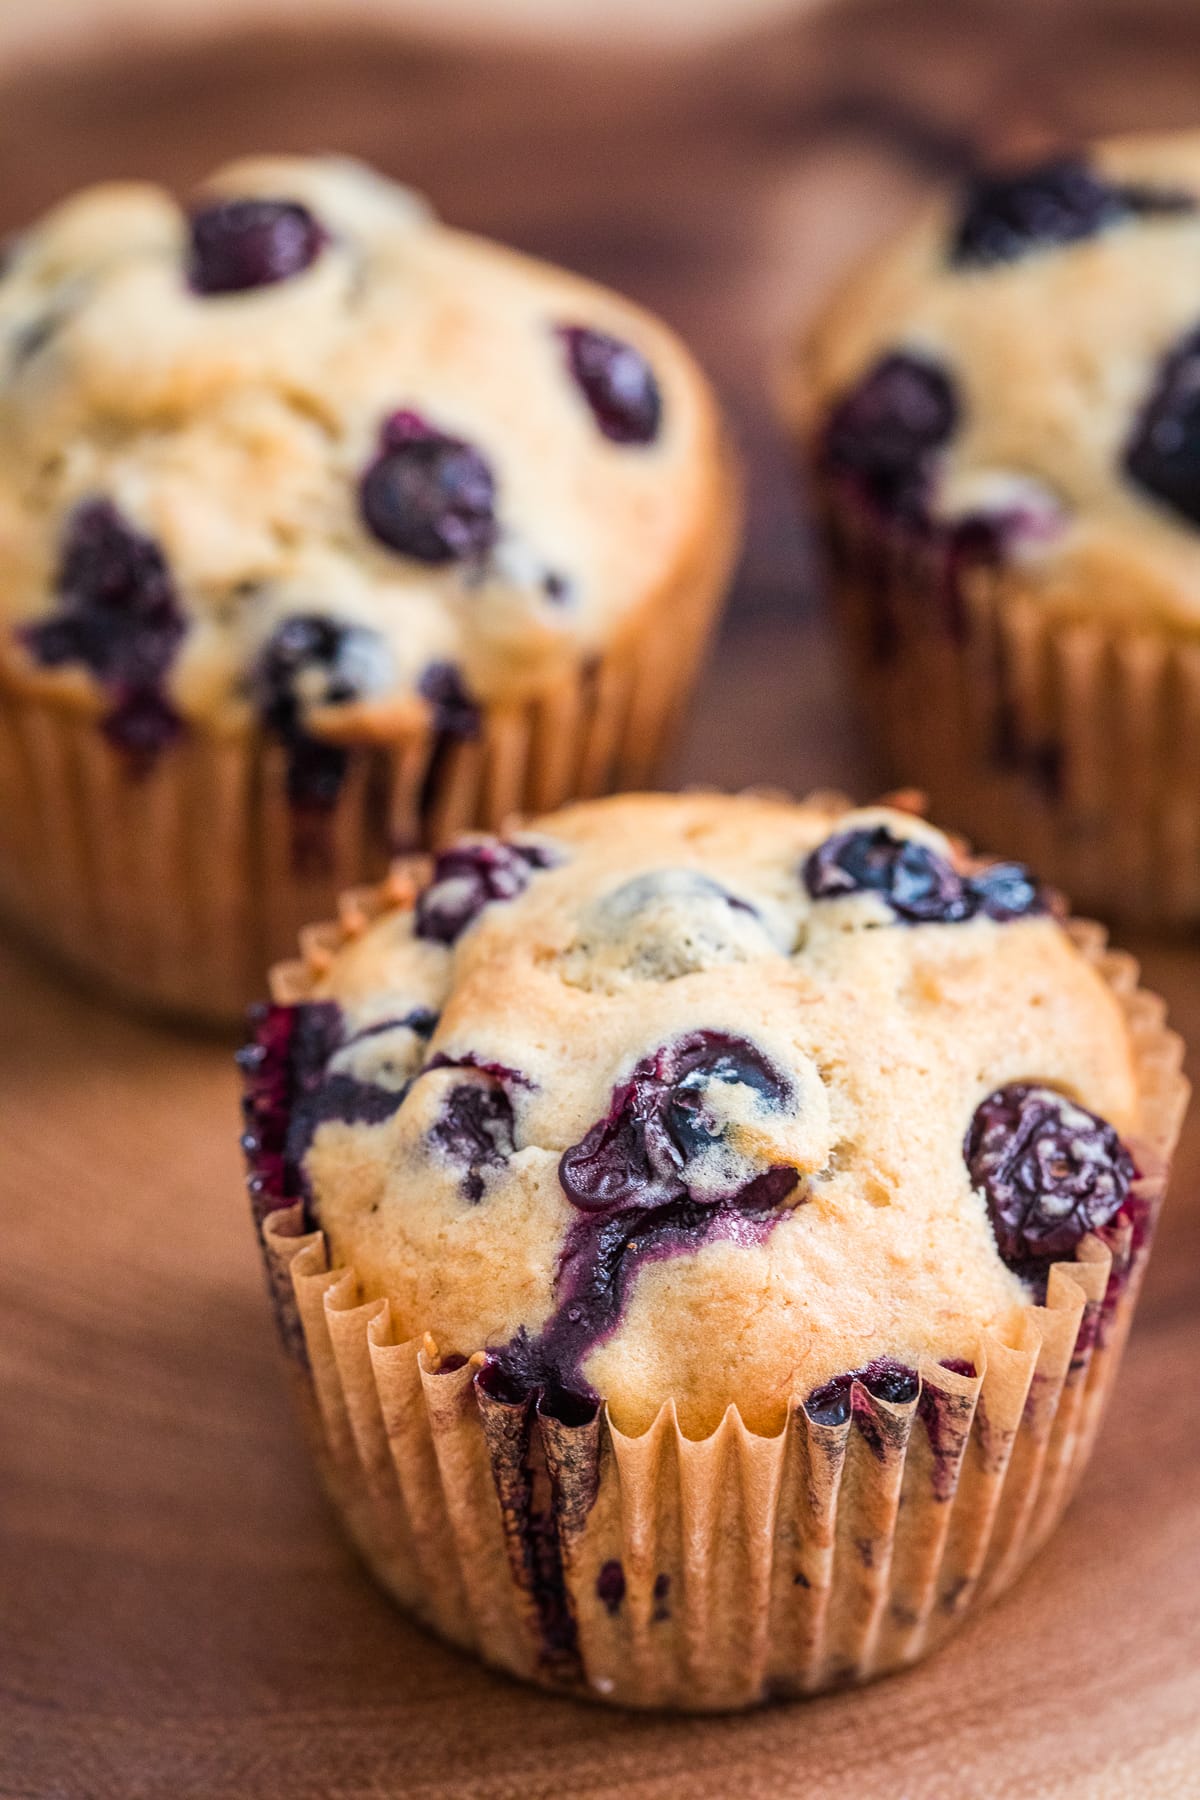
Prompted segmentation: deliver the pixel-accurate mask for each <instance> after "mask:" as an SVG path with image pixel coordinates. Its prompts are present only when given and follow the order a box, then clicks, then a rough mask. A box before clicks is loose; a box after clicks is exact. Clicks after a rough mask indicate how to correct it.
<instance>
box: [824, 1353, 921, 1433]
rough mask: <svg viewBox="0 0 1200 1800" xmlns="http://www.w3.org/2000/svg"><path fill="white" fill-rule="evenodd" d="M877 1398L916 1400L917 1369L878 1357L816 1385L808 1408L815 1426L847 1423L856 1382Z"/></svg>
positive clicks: (892, 1401) (896, 1403) (902, 1401)
mask: <svg viewBox="0 0 1200 1800" xmlns="http://www.w3.org/2000/svg"><path fill="white" fill-rule="evenodd" d="M856 1381H857V1382H858V1383H859V1384H860V1385H861V1386H862V1387H864V1388H866V1390H867V1392H868V1393H869V1394H871V1395H872V1396H873V1397H874V1398H875V1399H876V1400H885V1401H887V1403H888V1404H889V1405H891V1406H907V1405H909V1404H910V1402H912V1401H913V1400H915V1399H916V1397H917V1390H918V1388H919V1387H920V1382H919V1380H918V1378H917V1371H916V1370H915V1369H910V1368H909V1367H908V1366H907V1364H905V1363H899V1362H894V1361H893V1360H892V1358H891V1357H887V1356H880V1357H876V1359H875V1360H874V1361H873V1362H869V1363H868V1364H867V1366H866V1367H865V1368H864V1369H848V1370H847V1371H846V1373H845V1374H844V1375H835V1376H834V1377H833V1378H832V1380H830V1381H826V1382H823V1383H822V1385H821V1386H820V1387H818V1388H814V1389H813V1391H812V1393H811V1394H810V1395H809V1396H808V1399H807V1400H806V1401H805V1402H804V1410H805V1412H806V1413H807V1414H808V1416H809V1418H810V1419H811V1420H812V1422H813V1424H814V1425H844V1424H845V1423H846V1421H847V1420H848V1419H849V1417H850V1408H851V1403H852V1399H853V1390H854V1384H855V1382H856Z"/></svg>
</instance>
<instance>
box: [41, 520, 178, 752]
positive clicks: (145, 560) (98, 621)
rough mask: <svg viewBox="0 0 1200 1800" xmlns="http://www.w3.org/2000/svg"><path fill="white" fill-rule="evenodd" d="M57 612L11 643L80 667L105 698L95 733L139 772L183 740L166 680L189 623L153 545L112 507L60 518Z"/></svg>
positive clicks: (50, 664)
mask: <svg viewBox="0 0 1200 1800" xmlns="http://www.w3.org/2000/svg"><path fill="white" fill-rule="evenodd" d="M54 586H55V592H56V595H57V608H56V611H55V612H54V613H53V615H52V616H51V617H50V618H48V619H45V620H39V621H38V622H37V623H36V624H33V625H25V626H22V627H20V628H19V631H18V637H19V639H20V641H21V642H22V643H23V644H24V646H25V648H26V650H27V651H28V653H29V655H30V656H31V657H33V659H34V660H35V661H36V662H38V663H40V664H41V665H42V667H43V668H51V669H56V668H63V667H67V666H70V665H72V664H78V665H80V666H81V667H83V668H85V669H87V670H88V671H89V673H90V674H91V675H92V676H93V677H94V678H95V680H96V681H97V682H98V683H99V685H100V686H101V687H102V688H103V689H104V692H105V694H106V696H107V698H108V700H109V703H110V704H109V710H108V711H107V712H106V713H105V715H104V717H103V719H102V720H101V729H102V731H103V732H104V735H105V737H107V738H108V740H109V742H110V743H111V744H112V745H113V746H114V748H116V749H117V750H119V751H120V752H121V753H122V755H123V756H124V758H125V760H126V763H127V766H128V767H129V769H130V771H131V773H133V774H135V775H140V774H145V773H147V772H148V771H149V770H150V768H151V767H152V766H153V764H154V763H155V762H156V761H157V759H158V757H159V756H160V755H161V754H162V752H163V751H164V750H166V749H167V748H168V747H169V746H170V745H171V744H172V743H174V742H175V740H176V739H177V738H178V737H179V736H180V735H181V733H182V732H183V729H184V725H183V720H182V718H181V717H180V715H179V713H178V712H177V711H176V709H175V707H174V705H173V704H172V702H171V701H170V699H169V698H168V697H167V694H166V690H165V682H166V677H167V674H168V671H169V670H170V668H171V665H172V664H173V662H174V661H175V658H176V656H177V654H178V652H179V648H180V645H181V644H182V642H183V639H184V637H185V635H186V633H187V621H186V619H185V617H184V615H183V611H182V609H181V607H180V604H179V598H178V595H177V593H176V591H175V586H174V582H173V581H172V578H171V573H170V570H169V569H168V567H167V563H166V558H165V557H164V555H163V553H162V550H161V548H160V547H159V545H158V544H156V543H155V542H154V540H153V539H152V538H149V537H146V536H143V535H142V534H141V533H140V532H138V531H136V530H135V529H134V528H133V526H132V525H130V523H129V521H128V520H127V519H125V518H123V517H122V516H121V514H120V513H119V512H118V510H117V508H116V507H115V506H114V505H113V503H112V501H111V500H108V499H105V498H102V497H97V498H93V499H90V500H85V501H82V502H81V503H80V504H79V505H78V506H77V507H76V508H75V510H74V512H73V513H72V514H71V515H70V518H69V519H68V521H67V526H66V534H65V537H64V539H63V543H62V550H61V555H60V560H59V565H58V569H57V571H56V574H55V581H54Z"/></svg>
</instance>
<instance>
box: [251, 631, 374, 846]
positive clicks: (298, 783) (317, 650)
mask: <svg viewBox="0 0 1200 1800" xmlns="http://www.w3.org/2000/svg"><path fill="white" fill-rule="evenodd" d="M390 666H391V664H390V656H389V653H388V650H387V647H386V645H385V644H384V642H383V639H382V638H381V637H380V636H379V634H378V633H377V632H374V631H370V630H368V629H367V628H366V627H365V626H362V625H350V624H348V623H347V622H346V621H345V620H344V619H334V618H330V617H328V616H327V615H325V614H323V613H292V614H290V615H289V616H288V617H287V618H285V619H283V620H281V621H280V623H279V624H278V625H277V626H276V627H275V629H274V631H273V632H272V633H271V635H270V637H269V638H268V639H267V641H266V643H265V644H264V645H263V647H262V649H261V650H260V652H259V654H258V657H257V659H256V661H255V664H254V667H253V668H252V670H251V672H250V686H251V692H252V694H253V696H254V700H255V704H256V706H257V708H258V713H259V717H260V718H261V720H262V723H263V725H264V726H265V728H266V729H267V730H268V731H269V732H271V733H272V735H273V736H275V737H277V738H278V739H279V740H280V742H281V743H283V744H285V745H286V746H287V751H288V775H287V781H288V798H289V799H290V800H291V802H292V804H293V805H294V806H298V807H303V808H311V809H313V810H316V811H327V810H328V809H329V808H330V807H332V806H333V805H334V803H335V802H336V800H337V797H338V795H339V794H340V792H341V789H342V783H343V781H344V780H345V776H346V771H347V769H348V768H349V766H350V752H349V751H348V749H347V748H346V747H345V745H343V744H336V743H332V742H330V741H328V740H327V739H325V738H320V737H317V736H315V735H314V734H313V733H312V732H311V731H309V729H308V726H307V722H306V721H307V718H308V714H309V712H310V711H311V710H312V709H313V708H316V707H323V706H346V705H349V704H350V703H351V702H353V701H356V700H362V699H364V698H366V697H367V696H368V695H370V694H372V693H375V692H377V691H378V690H379V689H380V687H381V686H383V685H384V684H385V683H386V680H387V677H388V673H389V671H390Z"/></svg>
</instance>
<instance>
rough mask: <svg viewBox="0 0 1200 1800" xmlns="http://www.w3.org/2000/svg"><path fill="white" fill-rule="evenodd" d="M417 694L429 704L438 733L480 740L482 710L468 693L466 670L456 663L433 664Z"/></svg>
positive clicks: (421, 682)
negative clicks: (465, 677)
mask: <svg viewBox="0 0 1200 1800" xmlns="http://www.w3.org/2000/svg"><path fill="white" fill-rule="evenodd" d="M417 691H418V693H419V694H420V695H421V698H422V699H423V700H428V701H429V704H430V706H431V707H432V709H433V723H434V726H435V728H436V729H437V730H438V731H443V732H445V734H446V736H447V737H454V738H473V737H478V735H479V725H480V714H479V707H478V705H477V704H476V702H475V701H474V700H473V699H472V698H471V695H470V693H469V692H468V690H467V685H466V682H465V681H464V680H463V676H462V670H461V669H459V668H458V667H457V666H456V665H455V664H454V663H450V662H432V663H430V664H429V665H428V666H427V668H426V669H425V671H424V673H423V674H422V676H421V679H420V681H419V682H418V683H417Z"/></svg>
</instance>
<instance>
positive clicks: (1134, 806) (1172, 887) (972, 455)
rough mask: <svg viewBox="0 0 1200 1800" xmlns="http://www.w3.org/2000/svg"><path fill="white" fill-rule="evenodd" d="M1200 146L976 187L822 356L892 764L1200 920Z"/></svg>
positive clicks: (1135, 895) (911, 235)
mask: <svg viewBox="0 0 1200 1800" xmlns="http://www.w3.org/2000/svg"><path fill="white" fill-rule="evenodd" d="M1198 282H1200V133H1185V134H1180V135H1177V136H1173V137H1148V138H1127V139H1121V140H1118V141H1114V142H1110V143H1103V144H1099V145H1097V146H1095V147H1094V148H1092V149H1091V150H1088V151H1085V152H1082V153H1079V154H1076V155H1070V156H1061V157H1057V158H1055V159H1053V160H1051V161H1048V162H1045V163H1042V164H1040V165H1039V166H1036V167H1033V168H1025V169H1018V170H1015V171H1004V172H996V173H989V174H983V175H980V176H977V177H976V178H975V179H974V180H973V181H972V182H971V183H970V184H969V185H968V186H967V188H966V190H965V191H964V192H960V193H958V194H956V195H954V196H951V197H949V198H946V199H940V200H938V201H937V202H936V203H934V204H933V205H931V206H930V207H929V208H928V209H927V210H926V212H925V213H924V214H923V216H922V217H921V218H920V219H919V221H918V222H917V223H915V224H914V225H912V226H911V228H910V229H908V230H907V231H906V232H905V233H904V234H903V235H902V236H901V237H900V238H899V239H898V240H896V241H895V242H894V243H892V244H890V245H889V246H888V247H887V248H885V250H884V251H883V252H882V254H880V255H877V256H876V257H875V258H874V260H873V261H872V262H871V264H870V266H869V267H867V268H865V269H862V270H860V271H858V272H857V273H856V274H855V275H853V276H852V278H851V279H850V281H849V283H848V285H847V286H846V287H845V288H844V290H843V292H842V293H841V294H840V295H839V297H838V299H837V301H836V302H835V304H834V305H833V306H831V307H830V308H829V309H828V311H827V312H826V314H825V316H824V318H823V319H822V321H821V322H820V324H819V325H818V327H817V329H816V331H815V333H814V334H813V335H812V337H811V339H810V341H809V342H808V343H807V345H806V346H805V348H804V350H803V351H802V353H801V355H800V356H799V358H798V360H797V362H796V365H795V369H794V373H793V376H792V378H791V383H790V394H791V409H792V412H793V415H794V417H795V419H796V422H797V425H798V427H799V429H800V432H801V435H802V437H803V439H804V442H805V445H806V448H807V451H808V456H809V461H810V464H811V466H812V468H813V471H814V473H815V480H816V488H817V494H818V497H819V499H820V502H821V509H822V512H823V516H824V519H825V522H826V526H827V529H828V537H829V548H830V554H831V574H832V581H833V587H834V590H835V594H836V596H837V598H838V601H839V607H840V611H841V612H842V614H843V617H844V619H845V621H846V624H847V627H848V633H849V638H850V642H851V645H852V648H853V654H854V661H855V665H856V667H857V670H858V675H859V679H860V684H861V686H862V689H863V692H864V698H865V702H866V712H867V716H868V718H869V721H870V723H871V725H872V726H873V727H874V729H875V732H876V735H877V736H878V738H879V740H880V742H881V745H882V748H883V751H884V754H885V757H886V760H887V763H888V765H889V768H890V770H891V772H892V773H893V775H894V776H895V777H896V778H898V779H902V780H904V781H906V782H915V783H918V784H919V785H921V786H922V787H923V788H925V789H926V790H927V791H928V792H929V793H930V795H931V796H932V798H933V802H934V804H935V807H936V808H937V810H938V811H939V813H940V814H941V815H943V816H944V817H945V818H946V819H947V820H948V821H949V823H951V824H952V825H954V826H955V827H958V828H961V829H963V830H965V831H967V832H969V833H971V834H972V835H974V836H975V837H976V838H978V839H980V840H983V841H995V842H1002V843H1004V844H1005V846H1006V847H1007V848H1008V849H1010V850H1012V851H1015V852H1016V853H1017V854H1020V855H1023V856H1026V857H1028V858H1030V859H1032V860H1036V861H1037V863H1038V866H1039V867H1041V868H1042V869H1043V870H1044V872H1045V873H1046V874H1047V875H1048V876H1049V877H1051V878H1052V879H1054V880H1056V881H1058V882H1059V883H1061V884H1062V885H1063V886H1064V887H1066V888H1067V889H1068V890H1069V891H1070V892H1071V893H1072V895H1073V896H1074V897H1075V899H1076V900H1077V901H1081V902H1083V903H1086V904H1087V905H1088V906H1089V907H1093V908H1096V909H1098V910H1100V911H1101V912H1102V913H1105V914H1120V915H1125V916H1127V917H1129V918H1131V919H1139V920H1158V921H1165V922H1175V923H1184V924H1190V923H1194V922H1195V921H1196V920H1197V919H1200V800H1198V799H1197V791H1198V790H1197V784H1196V771H1197V769H1198V768H1200V687H1198V686H1197V682H1198V680H1200V663H1198V661H1197V657H1198V654H1200V399H1198V395H1200V378H1198V375H1197V371H1198V370H1200V300H1198V299H1197V284H1198Z"/></svg>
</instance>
